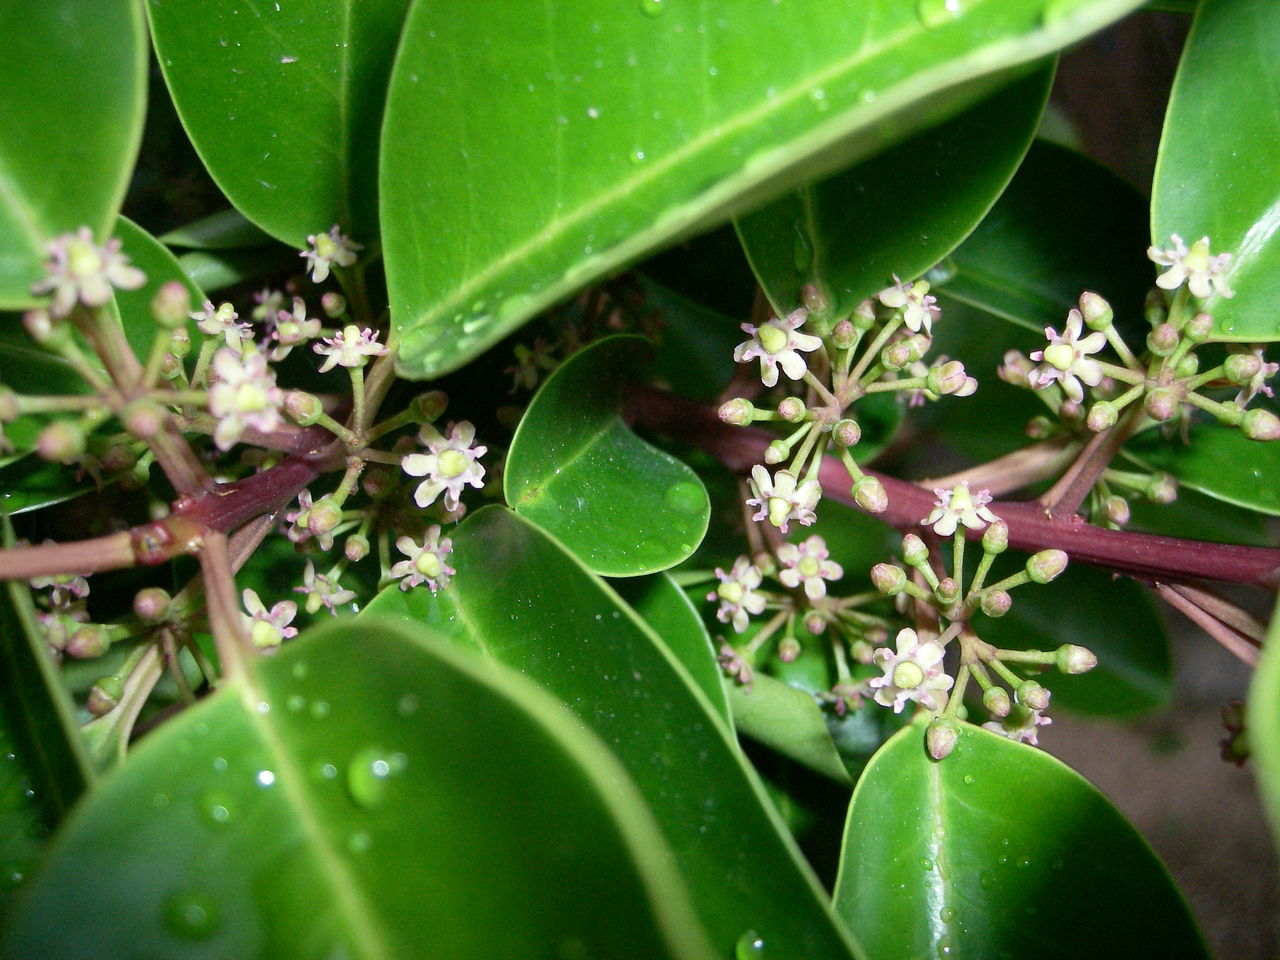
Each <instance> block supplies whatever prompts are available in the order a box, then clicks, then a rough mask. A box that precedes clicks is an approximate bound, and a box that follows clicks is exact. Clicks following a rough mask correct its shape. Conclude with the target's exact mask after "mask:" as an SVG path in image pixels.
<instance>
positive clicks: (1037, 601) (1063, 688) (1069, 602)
mask: <svg viewBox="0 0 1280 960" xmlns="http://www.w3.org/2000/svg"><path fill="white" fill-rule="evenodd" d="M975 629H976V630H977V631H978V635H979V636H981V637H982V639H983V640H986V641H987V642H988V643H993V644H995V645H996V646H997V647H1002V648H1004V649H1013V650H1028V649H1036V650H1054V649H1057V647H1059V646H1060V645H1061V644H1064V643H1078V644H1080V645H1081V646H1083V647H1088V648H1089V649H1090V650H1092V651H1093V652H1094V653H1095V654H1096V655H1097V657H1098V665H1097V666H1096V667H1094V668H1093V669H1092V670H1090V671H1089V672H1088V673H1081V674H1072V675H1064V674H1060V673H1058V672H1057V671H1051V672H1049V673H1047V674H1044V675H1043V676H1041V677H1040V678H1039V680H1040V682H1041V683H1043V684H1044V685H1045V686H1046V687H1048V688H1049V690H1050V691H1052V693H1053V708H1054V709H1057V708H1060V707H1065V708H1066V709H1068V710H1074V711H1075V712H1077V713H1083V714H1089V715H1098V716H1112V717H1115V716H1120V717H1122V716H1131V715H1134V714H1138V713H1147V712H1150V711H1151V710H1154V709H1155V708H1157V707H1160V706H1163V705H1164V704H1165V703H1167V702H1168V700H1169V698H1170V697H1171V696H1172V695H1173V661H1172V656H1171V653H1170V650H1169V635H1168V631H1167V630H1166V629H1165V625H1164V621H1163V620H1161V618H1160V614H1159V612H1158V611H1157V610H1156V605H1155V602H1154V601H1153V600H1152V599H1151V595H1150V594H1149V593H1148V592H1147V590H1146V588H1145V587H1142V586H1140V585H1139V584H1137V583H1135V582H1134V581H1132V580H1128V579H1115V578H1114V577H1113V576H1112V574H1111V573H1109V572H1108V571H1106V570H1098V569H1096V568H1095V567H1087V566H1084V565H1083V564H1073V565H1071V566H1070V567H1068V568H1067V571H1066V573H1064V574H1063V575H1062V576H1060V577H1059V578H1058V579H1056V580H1054V581H1053V583H1051V584H1049V585H1047V586H1043V587H1036V586H1033V585H1028V586H1026V587H1022V588H1020V589H1019V590H1017V591H1016V592H1015V593H1014V594H1013V606H1012V607H1011V608H1010V610H1009V612H1008V613H1007V614H1005V615H1004V616H1003V617H1000V618H999V619H991V618H986V617H984V618H982V619H981V620H980V621H978V622H977V623H975ZM1052 735H1053V731H1052V730H1050V731H1049V732H1047V733H1046V734H1045V736H1046V737H1050V736H1052Z"/></svg>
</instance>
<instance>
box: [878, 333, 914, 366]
mask: <svg viewBox="0 0 1280 960" xmlns="http://www.w3.org/2000/svg"><path fill="white" fill-rule="evenodd" d="M880 362H881V363H882V364H884V366H885V369H886V370H901V369H902V368H903V367H906V366H908V365H909V364H911V363H912V362H913V360H912V358H911V348H910V347H909V346H907V342H906V341H905V340H899V341H898V342H897V343H891V344H889V346H887V347H885V348H884V349H883V350H881V351H880Z"/></svg>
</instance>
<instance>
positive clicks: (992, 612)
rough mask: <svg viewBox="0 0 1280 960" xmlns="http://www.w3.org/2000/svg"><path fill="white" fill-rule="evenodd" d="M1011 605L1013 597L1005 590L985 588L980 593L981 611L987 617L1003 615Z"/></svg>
mask: <svg viewBox="0 0 1280 960" xmlns="http://www.w3.org/2000/svg"><path fill="white" fill-rule="evenodd" d="M1011 606H1013V597H1011V596H1009V592H1008V591H1007V590H985V591H983V593H982V612H983V613H985V614H986V615H987V616H988V617H1003V616H1004V615H1005V614H1006V613H1008V612H1009V608H1010V607H1011Z"/></svg>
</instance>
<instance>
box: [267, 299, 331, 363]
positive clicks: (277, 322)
mask: <svg viewBox="0 0 1280 960" xmlns="http://www.w3.org/2000/svg"><path fill="white" fill-rule="evenodd" d="M270 328H271V340H272V341H273V342H274V343H275V346H274V347H272V348H271V359H272V360H273V361H280V360H283V359H284V358H285V357H287V356H288V355H289V352H290V351H291V350H293V348H294V347H296V346H298V345H300V344H303V343H306V342H307V341H308V340H314V339H315V338H316V337H318V336H320V330H321V323H320V321H319V320H318V319H316V318H315V317H308V316H307V304H306V301H305V300H303V299H302V298H301V297H294V298H293V312H292V313H290V312H289V311H288V310H276V311H275V313H274V315H273V316H272V318H271V321H270ZM330 366H332V362H330ZM326 369H327V368H326Z"/></svg>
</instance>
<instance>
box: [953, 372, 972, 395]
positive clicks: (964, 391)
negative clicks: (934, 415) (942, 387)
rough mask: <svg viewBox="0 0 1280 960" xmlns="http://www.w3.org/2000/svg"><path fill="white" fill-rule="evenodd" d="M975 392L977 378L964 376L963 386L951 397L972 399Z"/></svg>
mask: <svg viewBox="0 0 1280 960" xmlns="http://www.w3.org/2000/svg"><path fill="white" fill-rule="evenodd" d="M977 392H978V378H977V377H970V376H966V377H965V378H964V385H963V386H961V387H960V389H959V390H957V391H956V392H955V393H953V394H952V396H953V397H972V396H973V395H974V394H975V393H977Z"/></svg>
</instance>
